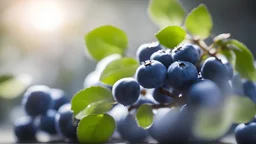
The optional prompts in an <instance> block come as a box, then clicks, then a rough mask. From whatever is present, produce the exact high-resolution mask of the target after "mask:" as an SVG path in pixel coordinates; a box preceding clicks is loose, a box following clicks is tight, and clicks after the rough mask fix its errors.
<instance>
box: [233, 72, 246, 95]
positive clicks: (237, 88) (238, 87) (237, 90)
mask: <svg viewBox="0 0 256 144" xmlns="http://www.w3.org/2000/svg"><path fill="white" fill-rule="evenodd" d="M231 83H232V89H233V93H234V94H235V95H240V96H242V95H244V87H243V83H242V79H241V77H240V74H239V73H235V74H234V76H233V78H232V80H231Z"/></svg>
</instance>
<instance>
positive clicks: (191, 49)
mask: <svg viewBox="0 0 256 144" xmlns="http://www.w3.org/2000/svg"><path fill="white" fill-rule="evenodd" d="M195 47H197V46H196V45H193V44H183V45H182V46H180V47H177V48H175V49H174V50H173V52H172V59H173V60H174V61H178V60H180V61H188V62H190V63H192V64H196V63H197V62H198V61H199V59H200V55H199V52H198V50H197V49H196V48H195Z"/></svg>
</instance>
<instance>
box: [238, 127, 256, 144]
mask: <svg viewBox="0 0 256 144" xmlns="http://www.w3.org/2000/svg"><path fill="white" fill-rule="evenodd" d="M255 133H256V123H254V122H252V123H245V124H244V123H242V124H239V125H238V126H237V127H236V129H235V138H236V141H237V143H238V144H255V143H256V137H255Z"/></svg>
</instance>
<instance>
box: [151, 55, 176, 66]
mask: <svg viewBox="0 0 256 144" xmlns="http://www.w3.org/2000/svg"><path fill="white" fill-rule="evenodd" d="M150 59H151V60H157V61H159V62H161V63H162V64H163V65H164V66H165V67H166V69H168V67H169V66H170V65H171V64H172V62H173V60H172V55H171V50H159V51H157V52H154V53H153V54H152V55H151V57H150Z"/></svg>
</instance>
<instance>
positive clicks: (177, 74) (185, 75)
mask: <svg viewBox="0 0 256 144" xmlns="http://www.w3.org/2000/svg"><path fill="white" fill-rule="evenodd" d="M197 75H198V72H197V69H196V67H195V66H194V65H193V64H192V63H190V62H185V61H176V62H174V63H172V64H171V65H170V66H169V68H168V70H167V82H168V84H170V85H171V86H172V87H173V88H175V89H178V90H180V89H184V88H186V87H188V86H189V85H190V84H192V83H193V82H195V81H196V80H197V77H198V76H197Z"/></svg>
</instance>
